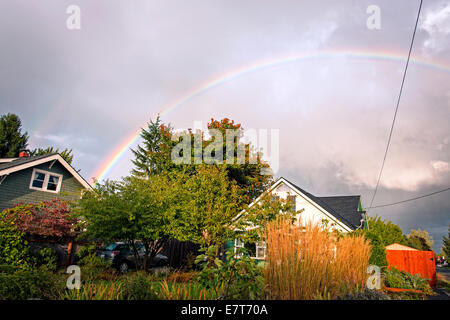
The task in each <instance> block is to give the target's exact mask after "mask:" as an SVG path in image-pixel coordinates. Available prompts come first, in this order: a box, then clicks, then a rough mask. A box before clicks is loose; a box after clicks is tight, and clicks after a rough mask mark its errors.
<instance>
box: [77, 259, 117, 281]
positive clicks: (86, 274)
mask: <svg viewBox="0 0 450 320" xmlns="http://www.w3.org/2000/svg"><path fill="white" fill-rule="evenodd" d="M79 265H80V267H81V278H82V279H83V280H84V281H87V282H89V281H92V280H95V279H99V277H100V275H101V274H103V273H104V272H110V273H112V272H113V270H112V269H111V266H110V264H109V263H108V262H107V261H105V260H104V259H102V258H100V257H97V256H96V255H95V254H89V255H86V256H85V257H83V258H82V259H81V260H80V261H79Z"/></svg>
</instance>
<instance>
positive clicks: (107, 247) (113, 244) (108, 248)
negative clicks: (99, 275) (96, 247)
mask: <svg viewBox="0 0 450 320" xmlns="http://www.w3.org/2000/svg"><path fill="white" fill-rule="evenodd" d="M116 247H117V243H111V244H109V245H107V246H105V250H107V251H113V250H114V249H115V248H116Z"/></svg>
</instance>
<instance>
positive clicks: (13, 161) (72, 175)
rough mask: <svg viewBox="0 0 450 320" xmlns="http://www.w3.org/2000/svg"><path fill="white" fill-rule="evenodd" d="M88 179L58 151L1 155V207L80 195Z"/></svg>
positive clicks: (0, 208) (78, 196)
mask: <svg viewBox="0 0 450 320" xmlns="http://www.w3.org/2000/svg"><path fill="white" fill-rule="evenodd" d="M83 189H91V186H90V185H89V183H88V182H87V181H86V180H84V178H83V177H82V176H81V175H80V174H79V173H78V172H77V171H76V170H75V169H74V168H72V166H71V165H70V164H68V163H67V162H66V161H65V160H64V159H63V158H62V157H61V156H60V155H59V154H57V153H53V154H47V155H42V156H29V155H28V153H26V152H21V153H20V155H19V157H18V158H3V159H0V211H2V210H4V209H6V208H11V207H13V206H14V205H15V204H17V203H37V202H41V201H47V200H53V199H64V200H74V199H77V198H80V195H81V190H83Z"/></svg>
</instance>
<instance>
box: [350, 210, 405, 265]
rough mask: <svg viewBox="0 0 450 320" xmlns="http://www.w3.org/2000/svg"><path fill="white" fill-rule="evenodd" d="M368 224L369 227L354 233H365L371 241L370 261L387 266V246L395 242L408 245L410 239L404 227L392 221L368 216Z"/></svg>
mask: <svg viewBox="0 0 450 320" xmlns="http://www.w3.org/2000/svg"><path fill="white" fill-rule="evenodd" d="M368 225H369V228H368V229H364V230H358V231H355V232H354V234H355V235H359V234H363V235H364V236H365V237H366V238H367V239H368V240H369V241H370V244H371V246H372V254H371V256H370V260H369V263H370V264H375V265H378V266H386V265H387V261H386V246H387V245H390V244H393V243H399V244H403V245H408V241H407V239H406V237H405V236H404V235H403V232H402V229H400V227H399V226H398V225H396V224H394V223H392V222H391V221H388V220H382V219H381V218H380V217H378V216H375V217H369V216H368Z"/></svg>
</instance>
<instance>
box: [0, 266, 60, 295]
mask: <svg viewBox="0 0 450 320" xmlns="http://www.w3.org/2000/svg"><path fill="white" fill-rule="evenodd" d="M63 285H64V283H63V282H62V281H60V279H59V278H58V276H57V275H55V274H54V273H53V272H51V271H50V270H48V269H47V268H45V267H42V268H39V269H34V270H18V271H16V272H13V273H0V300H26V299H57V298H58V297H59V296H60V293H61V292H62V289H63Z"/></svg>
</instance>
